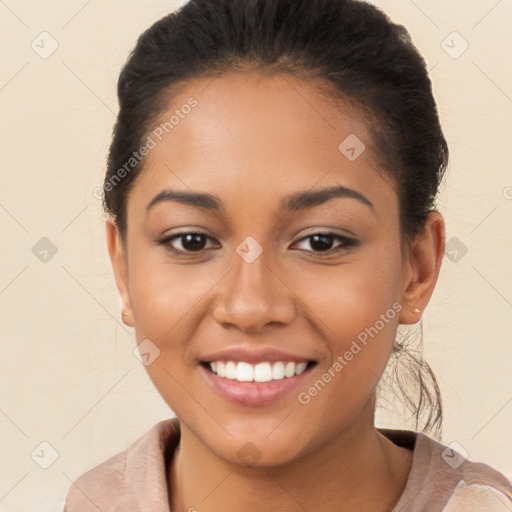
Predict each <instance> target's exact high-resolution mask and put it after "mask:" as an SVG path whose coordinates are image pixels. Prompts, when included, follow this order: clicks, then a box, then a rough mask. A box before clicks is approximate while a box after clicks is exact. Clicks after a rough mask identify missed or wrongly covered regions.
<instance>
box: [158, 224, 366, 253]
mask: <svg viewBox="0 0 512 512" xmlns="http://www.w3.org/2000/svg"><path fill="white" fill-rule="evenodd" d="M186 235H201V236H204V237H206V238H207V239H208V240H210V241H215V242H218V240H216V239H215V238H214V237H212V236H210V235H208V234H207V233H204V232H202V231H199V230H198V231H194V230H191V231H183V232H181V233H174V234H172V235H169V236H167V237H164V238H163V239H162V240H160V242H161V243H164V244H168V243H170V242H172V241H174V240H176V239H179V238H180V237H183V236H186ZM316 235H327V236H332V237H333V238H334V239H337V240H338V241H342V242H343V241H350V242H353V243H357V240H356V239H355V237H351V236H346V235H341V234H339V233H336V232H334V231H329V230H325V231H322V230H317V231H313V232H310V233H307V234H305V235H303V236H301V237H300V238H298V239H297V240H296V241H295V242H293V244H294V245H295V244H297V243H299V242H303V241H305V240H307V239H308V238H311V237H313V236H316ZM177 251H180V252H183V253H190V254H193V253H194V251H183V250H181V249H177ZM308 252H319V253H320V251H308ZM326 252H327V251H326Z"/></svg>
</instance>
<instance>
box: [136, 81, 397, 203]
mask: <svg viewBox="0 0 512 512" xmlns="http://www.w3.org/2000/svg"><path fill="white" fill-rule="evenodd" d="M328 91H329V88H328V86H326V85H325V83H321V82H318V81H314V80H311V81H305V80H302V79H299V78H296V77H293V76H291V75H289V74H281V75H271V76H268V75H261V74H258V73H241V72H234V73H229V74H226V75H222V76H221V77H216V78H203V79H194V80H191V81H189V82H186V83H185V84H184V86H183V87H182V88H181V90H180V92H179V93H178V94H177V95H174V96H173V97H172V98H171V99H170V100H169V104H168V107H167V109H166V110H165V111H164V112H162V113H161V114H160V115H159V117H158V119H157V120H156V121H155V123H154V125H153V126H152V128H151V130H150V131H149V132H148V134H149V136H150V137H151V138H152V139H153V141H154V148H153V149H151V151H150V152H149V154H148V156H147V158H146V160H145V163H144V169H145V170H144V171H143V172H142V175H141V177H140V180H138V181H139V182H140V183H139V186H138V187H135V188H140V189H143V191H144V192H145V195H148V194H151V193H157V192H158V191H159V190H161V189H162V188H164V187H166V186H170V185H174V188H176V187H178V188H181V189H185V188H190V189H193V190H195V191H212V190H215V191H219V194H217V195H222V193H223V194H224V195H226V196H227V197H229V196H231V197H237V196H238V197H240V195H241V193H242V191H244V193H248V195H249V196H252V197H253V198H254V197H256V196H261V195H262V194H263V195H264V196H265V200H266V201H269V200H271V199H272V198H273V199H275V201H276V202H278V201H279V199H280V197H281V196H282V195H287V194H291V193H293V192H294V191H297V190H303V189H311V188H313V187H314V186H315V184H318V186H319V187H320V186H330V185H334V184H342V185H347V186H350V187H351V188H355V189H359V190H361V191H362V190H364V191H365V194H371V195H376V194H380V196H381V197H382V198H383V199H386V194H387V195H388V196H389V197H388V198H387V199H388V200H391V199H392V196H393V193H394V191H393V190H392V189H391V187H390V186H389V183H388V181H387V180H385V179H383V173H382V170H381V169H379V167H378V165H377V163H376V158H375V157H374V155H373V153H372V148H371V141H370V138H369V135H368V129H367V122H365V120H364V119H363V116H362V113H361V112H360V111H359V110H358V109H357V108H356V107H354V106H353V105H351V104H350V103H349V102H342V101H340V100H334V98H333V97H332V96H329V94H328ZM190 105H194V106H193V107H190ZM352 149H353V151H352ZM347 150H349V152H348V153H347ZM359 153H360V154H359ZM354 156H356V158H355V159H354V158H353V157H354ZM349 157H350V158H349ZM383 187H384V188H388V189H390V190H387V191H386V190H383ZM220 191H222V193H221V192H220ZM274 196H275V197H274Z"/></svg>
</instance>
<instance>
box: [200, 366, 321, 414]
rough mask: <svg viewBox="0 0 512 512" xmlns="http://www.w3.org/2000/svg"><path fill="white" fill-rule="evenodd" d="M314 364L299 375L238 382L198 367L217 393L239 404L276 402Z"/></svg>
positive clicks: (307, 372)
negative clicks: (261, 380)
mask: <svg viewBox="0 0 512 512" xmlns="http://www.w3.org/2000/svg"><path fill="white" fill-rule="evenodd" d="M313 368H314V366H312V367H309V368H307V369H306V370H304V371H303V372H302V373H301V374H300V375H295V376H293V377H285V378H284V379H280V380H271V381H268V382H239V381H237V380H235V379H227V378H225V377H219V376H218V375H217V374H216V373H213V372H211V371H210V370H208V369H206V368H205V367H204V366H202V365H200V366H199V369H200V370H201V371H202V372H203V374H204V376H205V377H206V380H207V381H208V382H209V383H210V385H211V386H212V387H213V389H214V390H215V391H217V393H219V394H220V395H222V396H223V397H225V398H227V399H228V400H231V401H232V402H236V403H238V404H241V405H251V406H257V405H267V404H270V403H272V402H276V401H277V400H280V399H281V398H284V397H285V396H286V395H288V394H289V393H291V392H292V391H293V390H294V389H295V388H297V387H298V386H299V385H300V384H301V382H303V381H304V379H305V378H306V377H307V376H308V375H309V373H310V372H311V370H312V369H313Z"/></svg>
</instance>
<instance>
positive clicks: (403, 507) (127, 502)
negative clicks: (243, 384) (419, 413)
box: [64, 418, 512, 512]
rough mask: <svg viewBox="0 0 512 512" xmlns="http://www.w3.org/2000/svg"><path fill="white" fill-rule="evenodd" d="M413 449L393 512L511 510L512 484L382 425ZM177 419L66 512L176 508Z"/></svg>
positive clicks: (125, 454)
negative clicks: (171, 472)
mask: <svg viewBox="0 0 512 512" xmlns="http://www.w3.org/2000/svg"><path fill="white" fill-rule="evenodd" d="M379 431H380V432H381V433H382V434H383V435H385V436H386V437H387V438H388V439H390V440H391V441H393V442H394V443H395V444H397V445H399V446H404V447H406V448H409V449H411V450H413V460H412V467H411V471H410V474H409V478H408V480H407V483H406V486H405V489H404V492H403V493H402V496H401V497H400V500H399V501H398V503H397V504H396V506H395V508H394V509H393V512H426V511H428V512H468V511H474V512H477V511H478V512H480V511H481V512H510V511H512V485H511V483H510V482H509V481H508V480H507V479H506V478H505V477H504V476H503V475H502V474H501V473H499V472H498V471H496V470H494V469H493V468H491V467H490V466H488V465H486V464H482V463H476V462H471V461H469V460H468V459H465V458H464V457H463V456H462V455H461V454H459V453H458V452H457V451H455V450H453V449H451V448H449V447H446V446H444V445H442V444H440V443H438V442H436V441H434V440H433V439H431V438H430V437H428V436H427V435H425V434H422V433H417V432H412V431H408V430H390V429H379ZM179 437H180V424H179V421H178V420H177V418H171V419H167V420H163V421H160V422H159V423H157V424H156V425H154V426H153V427H152V428H151V429H150V430H149V431H148V432H146V433H145V434H144V435H143V436H142V437H140V438H139V439H138V440H137V441H135V442H134V443H133V444H131V445H130V446H129V447H128V448H127V449H126V450H124V451H122V452H120V453H118V454H116V455H114V456H113V457H111V458H109V459H108V460H106V461H104V462H103V463H101V464H99V465H98V466H96V467H94V468H93V469H91V470H89V471H87V472H86V473H84V474H83V475H82V476H80V477H79V478H78V479H76V480H75V481H74V482H73V484H72V485H71V487H70V489H69V491H68V495H67V498H66V508H65V511H64V512H98V511H101V512H171V509H170V506H169V489H168V486H167V468H168V467H169V463H170V460H171V458H172V456H173V453H174V449H175V447H176V445H177V444H178V442H179Z"/></svg>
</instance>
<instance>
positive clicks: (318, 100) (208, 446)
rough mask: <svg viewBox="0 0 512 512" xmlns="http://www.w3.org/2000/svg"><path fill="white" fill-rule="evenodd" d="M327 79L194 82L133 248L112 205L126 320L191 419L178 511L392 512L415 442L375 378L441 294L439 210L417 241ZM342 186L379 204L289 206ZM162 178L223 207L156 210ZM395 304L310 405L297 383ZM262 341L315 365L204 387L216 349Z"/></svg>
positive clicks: (179, 100) (145, 183)
mask: <svg viewBox="0 0 512 512" xmlns="http://www.w3.org/2000/svg"><path fill="white" fill-rule="evenodd" d="M318 85H319V83H315V82H314V81H311V82H306V81H304V80H301V79H299V78H295V77H292V76H290V75H260V74H257V73H256V72H244V73H241V72H238V73H236V72H232V73H229V74H226V75H223V76H222V77H218V78H215V79H211V78H210V79H195V80H192V81H188V82H187V83H186V84H185V85H184V88H183V89H182V90H181V92H180V94H179V95H178V96H176V97H174V98H173V100H172V104H171V103H170V104H169V108H168V110H167V111H166V112H165V113H163V114H162V116H161V119H160V120H161V121H165V120H167V119H169V117H170V116H171V115H172V114H173V113H174V110H175V109H176V108H179V106H180V105H183V104H185V103H186V101H187V99H188V98H190V97H191V96H194V97H195V98H196V99H197V101H198V105H197V107H196V108H195V109H193V110H192V111H191V112H190V114H188V115H187V116H184V119H181V120H180V122H179V124H177V125H176V126H175V128H174V129H173V130H172V132H170V133H169V135H167V136H166V137H165V138H163V139H162V141H161V142H159V143H158V144H157V146H156V147H155V148H154V149H152V150H151V152H150V154H149V156H148V157H147V159H146V161H145V164H144V170H143V172H142V173H141V174H140V176H139V177H138V178H137V179H136V181H135V182H134V185H133V188H132V190H131V193H130V195H129V198H128V202H127V225H128V231H127V239H126V242H127V244H126V248H124V247H123V245H122V243H121V240H120V237H119V233H118V230H117V227H116V224H115V222H114V220H113V219H112V218H109V219H108V220H107V224H106V228H107V242H108V248H109V253H110V257H111V260H112V264H113V269H114V273H115V278H116V283H117V286H118V289H119V292H120V295H121V298H122V303H123V311H124V313H125V315H124V316H123V319H124V321H125V323H126V324H127V325H130V326H132V327H134V328H135V332H136V337H137V342H138V343H140V342H141V341H142V340H144V339H147V338H149V339H150V340H151V341H152V342H153V343H154V344H155V345H157V346H158V348H159V349H160V356H159V357H158V358H157V359H155V361H154V362H153V363H152V364H151V365H149V366H147V368H146V369H147V371H148V373H149V375H150V378H151V379H152V381H153V383H154V384H155V386H156V388H157V389H158V391H159V392H160V394H161V395H162V397H163V398H164V400H166V402H167V403H168V404H169V406H170V407H171V409H172V410H173V411H174V413H175V414H176V416H177V417H178V418H179V419H180V421H181V432H182V435H181V441H180V445H179V449H178V450H177V452H176V455H175V457H174V458H173V460H172V464H171V466H170V468H169V474H168V482H169V486H170V488H171V489H172V492H171V497H170V505H171V509H172V511H173V512H185V511H188V510H191V509H192V510H193V509H196V510H198V511H200V512H213V511H216V512H219V511H226V510H228V511H238V510H239V511H244V512H252V511H261V510H262V508H267V505H269V504H271V506H272V508H273V509H274V510H279V511H281V512H298V511H304V510H309V511H313V510H314V511H315V512H327V511H329V512H332V511H333V510H343V511H344V512H352V511H354V512H355V511H357V512H365V511H368V512H369V511H372V512H377V511H389V510H391V509H392V508H393V506H394V504H396V502H397V501H398V499H399V497H400V495H401V493H402V492H403V489H404V487H405V484H406V480H407V477H408V474H409V471H410V467H411V460H412V452H411V451H410V450H407V449H405V448H401V447H398V446H396V445H395V444H393V443H392V442H390V441H389V440H387V439H386V438H385V437H384V436H383V435H382V434H380V433H379V432H378V431H377V430H376V428H375V426H374V409H375V388H376V385H377V383H378V380H379V379H380V377H381V375H382V373H383V371H384V369H385V367H386V364H387V362H388V359H389V357H390V354H391V351H392V347H393V343H394V340H395V335H396V330H397V327H398V324H399V323H402V324H413V323H416V322H417V321H418V320H419V318H420V316H421V313H418V312H417V311H416V309H415V308H418V309H419V310H421V311H423V310H424V308H425V307H426V305H427V303H428V302H429V300H430V297H431V295H432V292H433V290H434V286H435V283H436V281H437V278H438V274H439V269H440V265H441V261H442V256H443V252H444V243H445V234H444V221H443V217H442V216H441V214H440V213H438V212H433V213H431V214H430V215H429V216H428V218H427V221H426V224H425V228H424V231H423V233H421V234H420V235H419V236H417V237H416V238H415V240H413V241H412V242H411V243H407V242H406V241H405V239H404V237H403V233H401V230H400V222H399V200H398V196H397V192H396V190H395V184H394V182H393V180H392V179H391V178H390V177H389V175H388V174H386V173H385V172H383V171H382V169H380V168H379V167H378V165H377V163H376V158H375V156H374V155H373V153H372V151H371V140H370V139H369V136H368V135H367V127H366V125H365V121H364V118H363V117H362V116H361V115H359V112H358V111H357V110H355V107H353V106H351V105H350V104H349V103H346V104H344V103H339V102H334V101H333V100H332V98H329V96H328V95H325V94H323V93H322V92H321V89H320V88H319V87H318ZM157 124H158V123H155V126H156V125H157ZM350 134H355V135H356V136H357V137H358V138H359V139H360V140H361V141H363V142H364V143H365V145H366V150H365V151H363V153H362V154H361V155H360V156H359V157H358V158H357V159H356V160H355V161H350V160H349V159H347V158H346V157H345V156H344V155H343V154H342V153H341V152H340V151H339V149H338V146H339V144H340V143H341V141H343V140H344V139H345V138H346V137H347V136H348V135H350ZM336 185H342V186H344V187H347V188H350V189H352V190H354V191H356V192H358V193H359V194H362V195H364V197H365V198H366V199H367V200H368V201H369V202H371V203H372V205H373V206H369V205H368V204H367V203H365V202H364V201H361V200H358V199H356V198H353V197H335V198H331V199H330V200H328V201H325V202H322V203H320V204H317V205H315V206H311V207H309V208H307V209H303V210H299V211H287V210H286V209H282V206H283V204H284V203H283V199H284V198H285V197H287V196H289V195H290V194H294V193H297V192H303V191H316V190H320V189H323V188H326V187H330V186H336ZM164 189H173V190H178V191H186V192H191V191H193V192H195V193H199V192H203V193H209V194H213V195H214V196H216V197H217V198H218V199H219V201H221V202H222V205H223V209H222V210H217V211H211V210H208V209H201V208H197V207H195V206H193V205H190V204H188V205H186V204H180V203H178V202H176V201H170V200H169V201H161V202H159V203H158V204H155V205H154V206H153V207H152V208H151V209H150V210H149V212H148V211H147V207H148V204H149V203H150V202H151V201H152V199H153V198H154V197H155V196H156V195H157V194H159V193H160V192H161V191H162V190H164ZM178 232H179V233H182V234H183V233H186V232H188V233H190V232H192V233H197V232H199V233H202V234H204V235H205V237H204V238H201V237H200V238H199V241H200V242H201V241H203V242H202V243H203V245H202V246H201V247H204V248H201V249H200V250H198V251H191V250H190V247H191V245H190V244H188V245H187V241H186V240H184V239H183V238H176V239H174V240H173V241H168V242H167V243H166V244H161V243H159V241H161V240H162V239H165V238H166V237H167V238H168V237H170V236H171V235H173V234H177V233H178ZM319 233H320V234H321V233H334V237H333V238H332V239H327V243H326V246H327V247H328V250H319V245H318V243H315V242H314V241H313V240H312V239H311V238H307V236H311V235H314V234H319ZM337 235H339V236H342V237H347V238H349V239H351V240H355V244H352V245H350V244H348V245H347V244H346V243H344V242H343V239H337V238H336V236H337ZM248 236H251V237H253V238H254V239H255V240H256V241H257V242H258V243H259V245H260V246H261V247H262V249H263V252H262V253H261V255H260V256H259V257H258V258H257V259H256V260H255V261H254V262H252V263H246V261H244V259H242V258H241V257H240V256H239V254H238V253H237V252H236V248H237V246H239V244H240V243H241V242H242V241H243V240H244V239H245V238H246V237H248ZM329 240H331V242H329ZM324 241H325V239H324ZM192 247H193V246H192ZM321 247H322V246H321ZM323 247H325V245H324V246H323ZM173 248H174V252H173V250H172V249H173ZM187 250H188V252H187ZM397 302H398V303H399V304H400V305H401V306H402V309H401V311H400V312H399V314H397V315H396V316H395V318H394V319H393V320H391V321H389V322H388V323H386V324H385V327H384V328H382V329H381V330H380V331H379V332H378V335H376V336H375V337H374V338H373V339H371V342H370V343H368V344H367V345H366V346H365V347H364V348H363V349H362V350H361V351H360V352H359V353H358V354H357V355H356V356H355V357H354V358H353V359H352V360H351V361H350V362H349V364H347V365H346V366H345V367H344V368H343V370H342V371H340V372H338V374H337V375H336V377H335V378H333V379H332V380H331V382H329V384H328V385H326V386H325V388H324V389H322V391H321V392H319V393H318V394H317V395H316V396H315V397H313V398H312V399H311V401H310V402H309V403H308V404H302V403H300V401H299V400H298V393H299V392H301V391H307V389H308V388H309V387H310V386H312V385H313V384H314V382H315V381H317V380H318V379H319V378H321V376H322V374H324V373H325V372H326V371H327V370H328V369H329V368H330V367H331V366H332V364H333V362H334V361H335V360H336V358H337V357H338V356H339V355H342V354H344V353H345V352H346V351H347V350H348V349H349V347H350V345H351V343H352V342H353V340H355V339H356V338H357V336H358V334H359V333H361V332H362V331H364V329H365V328H368V327H370V326H373V325H375V323H376V321H377V320H378V319H379V318H380V315H381V314H385V313H386V312H387V311H388V310H390V308H392V305H393V304H394V303H397ZM255 345H258V346H264V347H274V348H278V349H281V350H284V351H287V352H291V353H293V354H300V355H302V356H305V357H307V358H308V359H310V360H314V361H316V362H317V365H316V366H315V367H314V368H313V369H312V370H311V371H310V373H309V375H307V377H306V380H305V382H304V385H301V386H300V389H298V390H296V391H293V392H292V393H290V394H289V395H287V396H285V397H283V398H281V399H279V400H278V401H276V402H274V403H271V404H269V405H265V406H256V407H254V406H253V407H248V406H245V405H240V404H237V403H234V402H231V401H229V400H227V399H226V398H224V397H223V396H221V395H219V394H218V393H217V392H216V391H215V390H214V389H213V388H212V387H211V386H210V384H209V383H208V382H207V380H206V379H205V377H204V375H203V372H202V369H201V368H200V361H201V360H202V358H203V357H204V355H205V354H206V353H207V352H212V351H215V350H220V349H223V348H226V347H234V346H237V347H239V346H242V347H254V346H255ZM247 442H250V443H252V445H254V446H255V447H256V449H257V451H258V452H257V453H258V454H259V456H260V457H261V458H260V459H259V460H258V461H257V463H256V465H255V466H254V467H247V466H246V465H245V464H244V462H243V460H241V458H240V457H239V456H237V454H238V452H239V450H240V449H241V448H242V447H243V446H244V445H246V443H247Z"/></svg>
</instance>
